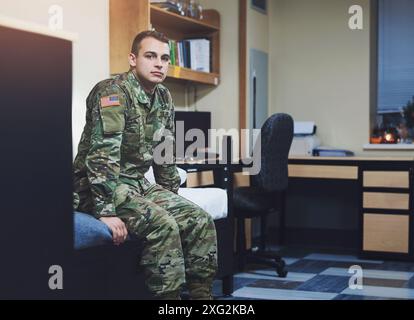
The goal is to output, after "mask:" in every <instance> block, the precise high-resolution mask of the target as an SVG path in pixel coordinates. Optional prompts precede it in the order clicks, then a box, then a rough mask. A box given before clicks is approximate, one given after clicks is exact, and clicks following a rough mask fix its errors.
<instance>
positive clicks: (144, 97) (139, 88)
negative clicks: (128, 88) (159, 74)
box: [128, 71, 158, 107]
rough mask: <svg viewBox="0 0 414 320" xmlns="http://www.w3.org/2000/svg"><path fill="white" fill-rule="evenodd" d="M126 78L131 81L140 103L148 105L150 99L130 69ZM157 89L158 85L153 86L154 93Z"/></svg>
mask: <svg viewBox="0 0 414 320" xmlns="http://www.w3.org/2000/svg"><path fill="white" fill-rule="evenodd" d="M128 80H130V81H131V83H132V84H133V87H134V89H136V90H137V97H138V101H139V102H140V103H142V104H144V105H147V106H148V107H150V104H151V101H150V99H149V97H148V95H147V93H146V92H145V90H144V88H143V87H142V86H141V84H140V83H139V80H138V78H137V77H136V76H135V74H134V73H133V72H132V71H129V73H128ZM157 90H158V85H156V86H155V88H154V93H155V92H157Z"/></svg>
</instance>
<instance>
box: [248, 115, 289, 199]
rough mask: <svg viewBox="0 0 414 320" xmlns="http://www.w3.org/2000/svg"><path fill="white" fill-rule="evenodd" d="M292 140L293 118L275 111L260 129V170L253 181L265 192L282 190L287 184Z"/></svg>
mask: <svg viewBox="0 0 414 320" xmlns="http://www.w3.org/2000/svg"><path fill="white" fill-rule="evenodd" d="M292 140H293V119H292V117H291V116H290V115H288V114H285V113H276V114H274V115H272V116H271V117H270V118H269V119H267V120H266V122H265V123H264V125H263V127H262V131H261V170H260V173H259V174H258V175H256V176H253V183H254V185H256V186H257V187H259V188H261V189H263V190H264V191H266V192H276V191H282V190H285V189H286V188H287V185H288V156H289V150H290V146H291V144H292Z"/></svg>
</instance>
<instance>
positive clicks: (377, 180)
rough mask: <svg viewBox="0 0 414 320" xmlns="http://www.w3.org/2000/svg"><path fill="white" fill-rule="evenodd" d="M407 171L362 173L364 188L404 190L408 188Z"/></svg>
mask: <svg viewBox="0 0 414 320" xmlns="http://www.w3.org/2000/svg"><path fill="white" fill-rule="evenodd" d="M409 177H410V175H409V172H408V171H364V178H363V179H364V180H363V186H364V187H374V188H375V187H378V188H379V187H382V188H405V189H408V188H409V187H410V179H409Z"/></svg>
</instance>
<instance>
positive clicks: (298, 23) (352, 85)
mask: <svg viewBox="0 0 414 320" xmlns="http://www.w3.org/2000/svg"><path fill="white" fill-rule="evenodd" d="M354 4H359V5H361V6H362V7H363V9H364V29H363V30H356V31H352V30H350V29H349V28H348V20H349V17H350V15H349V14H348V8H349V7H350V6H351V5H354ZM270 10H271V14H272V17H271V23H270V30H271V31H270V42H271V45H270V47H271V84H272V90H271V91H270V92H271V96H270V99H271V106H272V108H273V111H274V112H287V113H290V114H291V115H292V116H293V117H294V119H295V120H298V121H307V120H312V121H315V122H316V124H317V126H318V135H319V136H320V138H321V140H322V143H323V144H324V145H330V146H335V147H342V148H347V149H351V150H354V151H355V152H356V153H358V154H360V153H362V146H363V144H366V143H368V141H369V102H370V96H369V91H370V90H369V74H370V65H369V61H370V60H369V54H370V44H369V32H370V28H369V19H370V14H369V0H312V1H308V0H277V1H270Z"/></svg>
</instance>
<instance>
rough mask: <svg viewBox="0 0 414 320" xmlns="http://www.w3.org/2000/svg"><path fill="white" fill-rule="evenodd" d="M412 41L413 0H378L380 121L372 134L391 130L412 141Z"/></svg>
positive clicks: (413, 76)
mask: <svg viewBox="0 0 414 320" xmlns="http://www.w3.org/2000/svg"><path fill="white" fill-rule="evenodd" d="M413 40H414V1H413V0H378V83H377V90H378V91H377V119H376V120H377V121H376V127H375V128H374V132H373V136H376V135H377V136H380V137H383V136H385V135H384V132H385V131H388V132H389V133H390V132H391V133H393V134H394V135H395V141H396V142H401V143H411V142H412V140H413V138H414V100H413V99H414V98H413V96H414V41H413ZM382 142H387V141H382ZM388 142H390V141H388ZM391 142H392V141H391Z"/></svg>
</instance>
